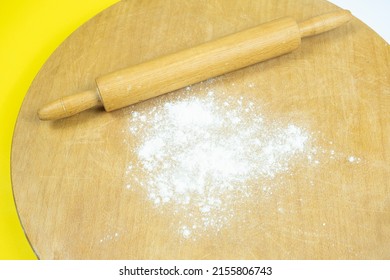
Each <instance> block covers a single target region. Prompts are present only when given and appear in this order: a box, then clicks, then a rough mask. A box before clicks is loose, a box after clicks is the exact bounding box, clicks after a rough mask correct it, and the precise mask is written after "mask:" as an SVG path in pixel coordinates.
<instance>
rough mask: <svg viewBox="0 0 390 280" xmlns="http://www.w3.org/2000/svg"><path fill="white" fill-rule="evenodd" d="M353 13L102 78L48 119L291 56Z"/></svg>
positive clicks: (270, 28)
mask: <svg viewBox="0 0 390 280" xmlns="http://www.w3.org/2000/svg"><path fill="white" fill-rule="evenodd" d="M351 17H352V15H351V13H350V12H349V11H344V10H341V11H337V12H333V13H329V14H325V15H321V16H318V17H314V18H312V19H309V20H307V21H304V22H302V23H299V24H298V23H297V22H296V21H295V20H294V19H292V18H282V19H278V20H274V21H271V22H268V23H265V24H262V25H259V26H257V27H253V28H250V29H247V30H244V31H241V32H238V33H235V34H232V35H228V36H225V37H222V38H219V39H216V40H213V41H210V42H207V43H204V44H201V45H198V46H195V47H192V48H190V49H186V50H182V51H180V52H177V53H174V54H170V55H166V56H163V57H160V58H156V59H154V60H151V61H147V62H144V63H141V64H138V65H135V66H132V67H129V68H126V69H123V70H119V71H116V72H113V73H111V74H108V75H105V76H102V77H99V78H97V79H96V85H97V90H96V91H95V90H91V91H87V92H84V93H82V94H78V95H75V96H70V97H66V98H61V99H59V100H57V101H54V102H52V103H50V104H48V105H46V106H45V107H43V108H42V109H41V110H39V112H38V115H39V118H40V119H42V120H52V119H59V118H63V117H68V116H71V115H74V114H76V113H78V112H81V111H83V110H86V109H88V108H91V107H95V106H100V105H103V106H104V109H105V110H106V111H112V110H116V109H119V108H123V107H125V106H128V105H131V104H135V103H138V102H141V101H144V100H147V99H150V98H153V97H156V96H159V95H162V94H165V93H168V92H171V91H174V90H177V89H180V88H183V87H185V86H188V85H191V84H194V83H198V82H201V81H204V80H206V79H209V78H212V77H216V76H219V75H222V74H225V73H229V72H232V71H234V70H238V69H241V68H244V67H246V66H249V65H253V64H255V63H258V62H262V61H264V60H267V59H270V58H273V57H277V56H280V55H283V54H287V53H289V52H291V51H293V50H295V49H297V48H298V47H299V46H300V43H301V38H303V37H308V36H312V35H316V34H319V33H322V32H325V31H328V30H331V29H333V28H336V27H338V26H340V25H342V24H343V23H345V22H347V21H349V20H350V19H351Z"/></svg>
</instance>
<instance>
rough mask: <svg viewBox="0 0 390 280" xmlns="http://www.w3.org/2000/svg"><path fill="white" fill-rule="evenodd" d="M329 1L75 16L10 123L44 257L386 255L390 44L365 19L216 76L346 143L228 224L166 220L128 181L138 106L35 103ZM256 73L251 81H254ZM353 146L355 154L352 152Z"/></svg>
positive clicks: (24, 202)
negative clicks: (129, 134)
mask: <svg viewBox="0 0 390 280" xmlns="http://www.w3.org/2000/svg"><path fill="white" fill-rule="evenodd" d="M335 9H337V8H336V7H335V6H334V5H332V4H330V3H328V2H326V1H322V0H300V1H291V0H281V1H277V2H276V1H271V0H261V1H254V0H242V1H223V0H214V1H189V0H188V1H173V0H172V1H162V0H153V1H142V2H140V1H122V2H120V3H118V4H116V5H114V6H113V7H111V8H109V9H108V10H106V11H104V12H103V13H101V14H99V15H97V16H96V17H95V18H93V19H92V20H90V21H89V22H88V23H87V24H85V25H83V26H82V27H80V28H79V29H78V30H77V31H76V32H75V33H74V34H72V36H70V37H69V38H68V39H67V40H66V41H65V42H64V43H63V44H62V45H61V46H60V47H59V48H58V49H57V50H56V51H55V52H54V53H53V55H52V56H51V57H50V59H49V60H48V61H47V62H46V64H45V65H44V66H43V67H42V69H41V71H40V72H39V74H38V75H37V77H36V78H35V80H34V82H33V84H32V85H31V87H30V89H29V92H28V93H27V95H26V97H25V100H24V102H23V104H22V108H21V111H20V114H19V117H18V121H17V125H16V128H15V134H14V139H13V147H12V159H11V164H12V182H13V189H14V195H15V201H16V204H17V209H18V212H19V215H20V219H21V222H22V225H23V228H24V230H25V232H26V234H27V237H28V238H29V240H30V242H31V244H32V247H33V249H34V251H35V252H36V254H37V255H38V257H39V258H42V259H389V258H390V218H389V217H390V168H389V166H390V114H389V109H390V78H389V76H390V75H389V72H390V71H389V70H390V69H389V68H390V67H389V65H390V56H389V46H388V44H387V43H386V42H385V41H384V40H383V39H381V38H380V37H379V36H378V35H376V34H375V33H374V32H373V31H372V30H371V29H369V28H368V27H367V26H365V25H364V24H363V23H361V22H360V21H359V20H357V19H354V20H352V22H350V23H349V24H348V25H346V26H343V27H340V28H339V29H337V30H334V31H332V32H329V33H326V34H323V35H321V36H318V37H311V38H308V39H306V40H305V41H304V42H303V43H302V45H301V48H300V49H299V50H297V51H294V52H292V53H291V54H288V55H286V56H283V57H280V58H276V59H274V60H272V61H267V62H264V63H261V64H256V65H253V66H251V67H247V68H245V69H242V70H239V71H236V72H233V73H230V74H227V75H225V76H224V78H223V79H221V80H220V81H219V82H218V84H217V85H216V86H217V87H225V86H227V85H231V84H235V90H234V91H231V92H229V95H230V96H232V97H235V96H237V97H239V96H240V94H242V93H245V94H247V96H248V98H252V99H253V100H255V101H256V102H255V103H256V104H259V109H258V110H261V109H260V107H261V108H264V107H265V108H267V112H268V115H267V117H269V118H275V119H283V120H285V123H289V122H294V123H297V124H299V125H300V126H302V127H305V128H307V129H309V130H310V131H313V133H317V134H318V135H319V136H318V137H317V139H318V140H317V141H318V143H317V144H318V146H319V147H322V148H323V149H324V150H328V151H329V150H335V151H336V152H337V154H338V155H339V156H338V157H337V158H335V159H332V160H330V157H329V155H327V154H322V155H321V153H319V154H320V155H319V157H320V158H319V165H318V167H317V168H306V167H304V166H303V167H302V168H300V169H299V170H296V172H294V174H293V175H291V176H289V177H286V178H276V179H275V180H279V181H280V182H281V184H280V187H278V188H275V189H274V190H273V193H272V195H271V196H267V197H265V196H261V195H259V196H258V197H257V199H253V200H251V201H249V202H248V203H247V204H246V205H245V207H244V208H246V209H250V210H251V212H245V211H244V210H245V209H242V211H241V212H239V213H237V215H236V217H235V218H234V219H233V220H232V221H231V223H230V224H229V227H226V228H223V229H221V231H220V232H218V234H210V235H205V236H203V237H201V238H199V239H197V240H196V241H193V240H183V238H182V237H181V236H180V234H178V233H177V231H176V230H175V227H174V226H172V225H174V223H175V221H176V220H177V219H180V213H179V214H177V215H170V214H169V209H166V211H165V212H163V213H162V212H161V211H159V209H156V208H155V207H154V206H153V205H151V203H150V202H149V201H148V199H147V197H145V193H144V192H142V191H133V192H129V191H128V190H127V189H126V187H125V185H126V178H125V176H124V172H125V170H126V166H127V163H128V161H129V160H134V158H132V157H133V152H132V151H133V150H134V149H135V148H136V144H137V143H136V142H134V143H132V144H128V143H124V141H123V140H124V134H123V131H124V130H126V129H127V127H128V115H129V114H130V113H131V108H130V109H126V110H118V111H115V112H112V113H109V114H101V111H100V109H96V110H92V111H87V112H84V113H81V114H79V115H77V116H75V117H73V118H69V119H64V120H60V121H56V122H53V123H47V122H41V121H39V119H38V117H37V116H36V111H37V110H38V108H40V107H41V106H42V105H44V104H46V103H47V102H48V101H50V100H54V99H57V98H59V97H61V96H63V95H66V93H73V92H78V91H80V90H81V91H83V90H88V89H90V88H93V86H94V83H95V82H94V79H95V78H96V77H98V76H102V75H104V74H107V73H110V72H112V71H115V70H117V69H120V68H124V67H127V66H128V65H136V64H139V63H141V62H144V61H147V60H150V59H153V58H156V57H159V56H162V55H166V54H169V53H173V52H176V51H178V50H182V49H185V48H189V47H191V46H194V45H198V44H200V43H203V42H206V41H209V40H211V39H213V38H219V37H222V36H224V35H227V34H231V33H234V32H237V31H239V30H243V29H246V28H249V27H252V26H256V25H258V24H260V23H263V22H267V21H271V20H273V19H275V18H281V17H285V16H291V17H293V18H295V19H297V20H298V21H301V20H304V19H307V18H310V17H312V16H315V15H318V14H321V13H326V12H330V11H333V10H335ZM248 82H251V83H252V82H253V83H255V84H256V85H258V88H257V90H256V91H248V90H247V86H246V85H247V83H248ZM196 87H197V85H194V88H196ZM174 96H175V95H174V94H172V95H168V96H166V97H164V98H166V99H165V100H170V99H174ZM218 98H222V97H218ZM160 101H161V100H160V99H159V98H157V99H153V100H149V101H146V102H143V103H140V104H138V105H136V106H138V107H137V108H149V107H153V106H156V105H158V104H159V102H160ZM260 105H261V106H260ZM129 110H130V111H129ZM351 155H353V156H356V157H359V159H361V161H360V162H359V163H356V164H351V163H350V162H349V161H348V157H349V156H351ZM134 176H137V174H134ZM140 189H141V188H140ZM242 213H246V214H242ZM248 213H251V214H248ZM244 218H245V219H244ZM243 220H245V221H246V222H245V223H244V222H243Z"/></svg>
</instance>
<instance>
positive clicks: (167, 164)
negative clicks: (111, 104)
mask: <svg viewBox="0 0 390 280" xmlns="http://www.w3.org/2000/svg"><path fill="white" fill-rule="evenodd" d="M248 87H249V88H254V84H253V83H250V84H249V86H248ZM219 94H221V93H219ZM222 94H223V93H222ZM215 95H216V91H215V89H208V88H207V87H206V91H205V92H203V94H195V93H194V92H192V88H191V87H187V88H186V89H185V91H184V93H183V94H181V95H180V96H179V97H177V98H176V99H175V100H174V101H169V102H162V103H160V104H159V105H157V106H155V107H151V108H147V109H143V110H137V107H133V108H132V113H130V116H129V126H128V131H126V133H127V134H130V135H131V137H132V138H133V139H137V140H138V143H139V144H138V146H137V148H136V150H135V151H134V153H135V156H136V160H137V161H134V162H131V163H129V165H128V166H127V167H126V171H125V172H126V175H127V176H128V177H127V178H128V181H129V182H127V183H126V188H127V189H132V190H133V189H134V187H133V186H137V185H138V186H141V187H142V188H144V189H145V190H146V193H147V197H148V199H149V200H150V201H151V203H152V204H153V205H154V206H155V207H164V206H169V207H170V208H169V209H171V211H172V215H181V216H183V217H184V218H183V219H182V220H181V221H180V222H179V224H178V232H179V234H180V235H181V236H182V237H183V238H185V239H189V238H192V239H195V238H196V237H197V236H199V235H200V234H201V233H203V234H206V232H207V234H208V233H209V232H210V230H211V231H212V232H218V231H220V230H221V229H222V228H223V227H224V226H226V225H227V224H228V223H229V220H230V219H231V218H232V217H234V215H235V210H234V209H235V208H234V206H235V205H237V204H239V203H245V199H247V198H249V197H250V196H251V195H252V193H253V188H258V189H260V190H263V192H264V193H269V194H272V188H271V187H270V186H266V185H259V183H258V182H266V181H267V180H268V181H270V180H272V179H274V178H275V177H276V176H281V175H283V174H288V173H289V172H291V170H292V168H293V166H294V164H295V162H296V161H297V160H299V159H304V160H305V162H306V164H308V163H309V164H314V165H315V164H319V161H318V160H317V159H315V158H314V156H315V154H316V152H317V151H316V149H315V148H312V144H311V140H312V139H311V138H312V135H311V133H309V132H308V131H307V130H306V129H305V128H302V127H300V126H298V125H296V124H294V123H287V124H283V123H282V122H280V121H278V120H267V119H266V118H265V116H263V115H262V114H261V113H259V109H256V110H255V109H254V106H255V105H254V102H253V101H251V100H248V99H247V98H244V97H243V96H241V97H239V98H237V97H230V96H227V95H226V96H225V98H216V97H215ZM221 100H222V101H221ZM331 154H332V156H333V155H334V151H333V150H332V151H331ZM348 160H349V162H356V161H357V158H354V157H349V158H348ZM134 170H136V171H137V174H144V175H145V176H141V177H140V178H134V177H133V176H131V175H132V174H133V171H134ZM255 182H257V183H255ZM280 211H282V212H283V211H284V210H283V209H282V208H281V209H280Z"/></svg>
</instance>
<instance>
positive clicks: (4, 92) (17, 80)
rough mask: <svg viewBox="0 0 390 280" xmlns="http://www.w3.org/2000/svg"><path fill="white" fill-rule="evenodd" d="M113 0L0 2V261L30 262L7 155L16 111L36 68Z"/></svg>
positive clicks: (31, 252)
mask: <svg viewBox="0 0 390 280" xmlns="http://www.w3.org/2000/svg"><path fill="white" fill-rule="evenodd" d="M116 2H118V0H60V1H53V0H34V1H31V0H4V1H1V2H0V126H1V127H0V135H1V136H0V149H1V150H0V179H1V181H0V259H36V256H35V255H34V252H33V251H32V249H31V247H30V245H29V243H28V241H27V239H26V237H25V235H24V232H23V229H22V227H21V225H20V222H19V219H18V216H17V213H16V209H15V205H14V200H13V195H12V187H11V176H10V153H11V142H12V135H13V129H14V126H15V123H16V118H17V115H18V111H19V108H20V106H21V104H22V101H23V98H24V96H25V94H26V92H27V91H28V88H29V86H30V84H31V82H32V81H33V79H34V77H35V75H36V74H37V73H38V71H39V69H40V68H41V67H42V65H43V64H44V63H45V61H46V60H47V59H48V57H49V56H50V55H51V54H52V53H53V51H54V50H55V49H56V47H58V46H59V45H60V44H61V42H63V41H64V40H65V39H66V37H68V36H69V35H70V34H71V33H72V32H73V31H74V30H76V29H77V28H78V27H79V26H80V25H82V24H83V23H84V22H86V21H87V20H88V19H90V18H92V17H93V16H94V15H96V14H97V13H99V12H100V11H102V10H104V9H105V8H107V7H109V6H110V5H112V4H114V3H116Z"/></svg>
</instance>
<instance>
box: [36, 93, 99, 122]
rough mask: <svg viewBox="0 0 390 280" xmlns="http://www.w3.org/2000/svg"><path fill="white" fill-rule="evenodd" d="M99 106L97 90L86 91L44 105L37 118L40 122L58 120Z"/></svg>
mask: <svg viewBox="0 0 390 280" xmlns="http://www.w3.org/2000/svg"><path fill="white" fill-rule="evenodd" d="M101 105H102V103H101V101H100V98H99V94H98V93H97V90H88V91H84V92H81V93H78V94H74V95H71V96H67V97H63V98H60V99H57V100H55V101H53V102H51V103H49V104H47V105H45V106H44V107H43V108H42V109H40V110H39V111H38V117H39V118H40V119H41V120H58V119H62V118H66V117H70V116H73V115H75V114H77V113H80V112H82V111H85V110H87V109H90V108H93V107H96V106H101Z"/></svg>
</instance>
